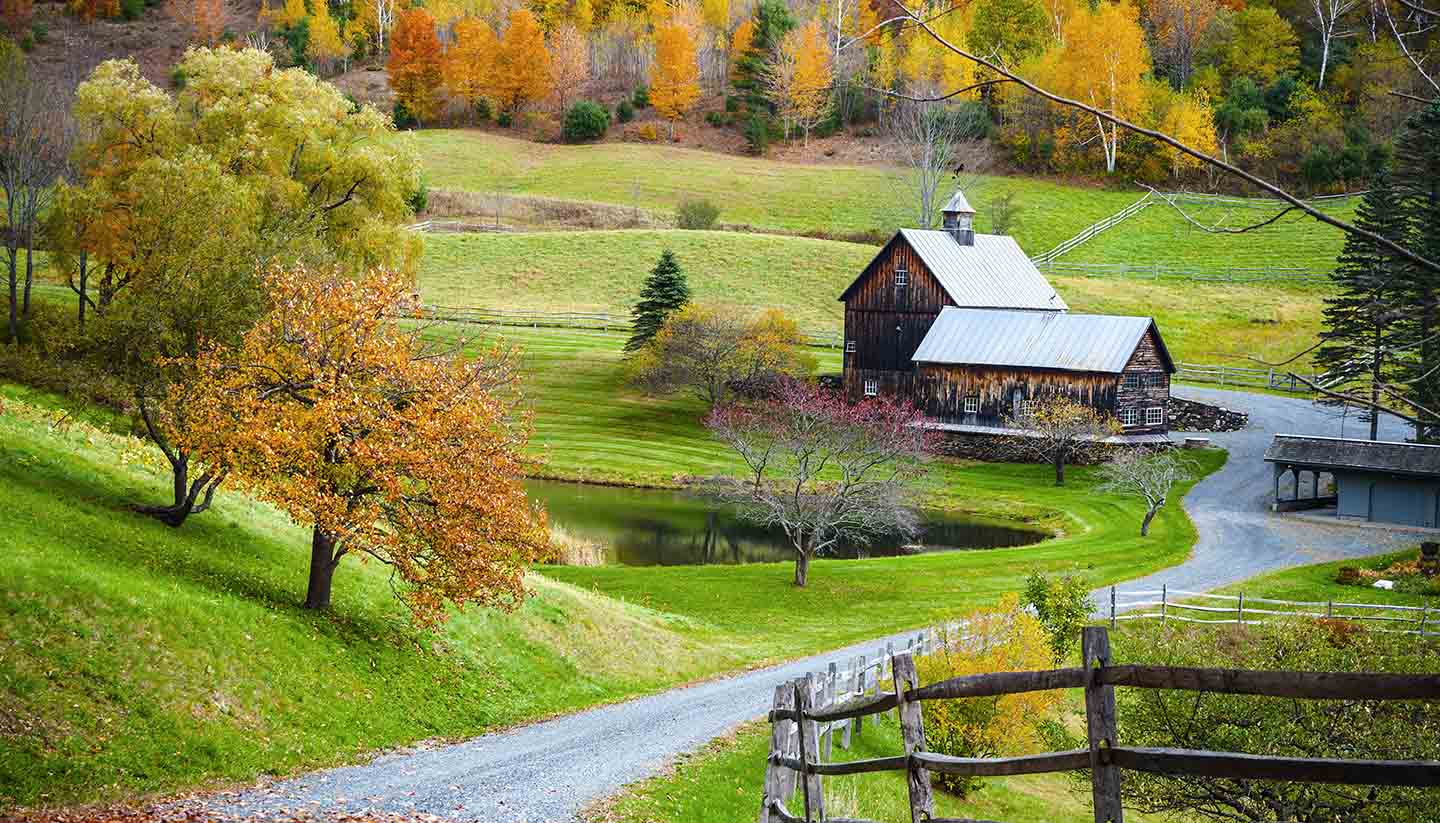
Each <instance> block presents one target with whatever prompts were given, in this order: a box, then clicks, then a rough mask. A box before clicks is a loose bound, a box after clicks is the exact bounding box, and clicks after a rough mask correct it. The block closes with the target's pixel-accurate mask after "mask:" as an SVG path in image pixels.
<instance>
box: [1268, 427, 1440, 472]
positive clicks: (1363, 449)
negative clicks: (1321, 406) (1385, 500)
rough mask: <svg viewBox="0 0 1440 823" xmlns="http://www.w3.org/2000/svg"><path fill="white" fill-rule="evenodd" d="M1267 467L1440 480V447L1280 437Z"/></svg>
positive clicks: (1274, 444) (1270, 451)
mask: <svg viewBox="0 0 1440 823" xmlns="http://www.w3.org/2000/svg"><path fill="white" fill-rule="evenodd" d="M1265 461H1266V462H1268V463H1290V464H1296V465H1303V466H1314V467H1317V468H1327V469H1354V470H1358V471H1375V472H1384V473H1387V474H1407V475H1414V476H1419V477H1440V446H1430V445H1425V444H1423V443H1397V442H1395V441H1392V440H1353V439H1345V438H1340V437H1314V436H1308V435H1299V434H1277V435H1275V439H1274V441H1272V442H1271V443H1270V448H1268V449H1266V450H1265Z"/></svg>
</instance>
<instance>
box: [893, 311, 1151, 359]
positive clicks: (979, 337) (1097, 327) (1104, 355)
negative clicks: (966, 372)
mask: <svg viewBox="0 0 1440 823" xmlns="http://www.w3.org/2000/svg"><path fill="white" fill-rule="evenodd" d="M1154 326H1155V321H1153V320H1151V319H1150V318H1149V317H1116V316H1112V315H1105V314H1070V313H1068V312H1037V311H1000V310H996V309H957V308H951V307H946V308H945V309H943V310H941V312H940V317H939V318H937V319H936V320H935V324H934V325H932V326H931V327H930V331H929V332H928V333H926V335H925V339H924V340H922V341H920V348H919V349H917V350H916V352H915V357H914V360H915V362H917V363H942V364H947V365H950V364H953V365H970V366H1008V367H1013V368H1032V369H1060V370H1063V371H1084V372H1104V373H1119V372H1120V371H1122V370H1123V369H1124V368H1125V364H1126V363H1128V362H1130V356H1131V355H1132V354H1134V353H1135V347H1136V346H1138V345H1139V344H1140V340H1141V338H1142V337H1144V335H1145V332H1146V331H1148V330H1150V329H1151V328H1154ZM1159 339H1160V336H1159V332H1158V331H1157V332H1156V340H1159ZM1159 348H1160V354H1161V358H1162V360H1163V362H1164V363H1165V365H1166V368H1167V370H1168V371H1174V366H1173V364H1172V363H1171V362H1170V355H1169V353H1168V352H1166V351H1165V348H1164V343H1163V342H1161V343H1160V347H1159Z"/></svg>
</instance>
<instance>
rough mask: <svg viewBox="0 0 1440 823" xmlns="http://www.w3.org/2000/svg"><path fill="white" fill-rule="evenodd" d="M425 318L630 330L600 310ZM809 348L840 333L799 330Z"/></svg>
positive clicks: (832, 343)
mask: <svg viewBox="0 0 1440 823" xmlns="http://www.w3.org/2000/svg"><path fill="white" fill-rule="evenodd" d="M423 313H424V316H425V317H429V318H432V319H435V320H447V321H451V322H455V323H480V324H485V325H492V326H529V327H530V328H536V329H539V328H557V329H589V330H592V331H625V332H628V331H630V326H631V318H630V315H628V314H611V313H610V312H603V311H541V310H538V309H489V308H481V307H476V306H433V305H427V306H425V307H424V309H423ZM800 334H801V336H803V337H804V338H805V342H806V344H808V345H811V346H816V347H819V348H828V349H838V348H840V344H841V343H842V340H841V333H840V332H839V331H821V330H818V329H801V330H800Z"/></svg>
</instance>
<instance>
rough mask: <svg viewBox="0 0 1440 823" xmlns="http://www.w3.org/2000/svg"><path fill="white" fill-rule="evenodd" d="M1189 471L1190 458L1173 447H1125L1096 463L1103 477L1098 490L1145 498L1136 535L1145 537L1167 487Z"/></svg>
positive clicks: (1162, 500) (1172, 486) (1162, 503)
mask: <svg viewBox="0 0 1440 823" xmlns="http://www.w3.org/2000/svg"><path fill="white" fill-rule="evenodd" d="M1192 474H1193V466H1192V465H1191V464H1190V461H1188V460H1186V459H1185V458H1183V457H1181V456H1180V455H1179V453H1177V452H1176V451H1175V450H1174V449H1165V450H1164V451H1156V452H1147V451H1144V450H1141V449H1126V450H1125V451H1123V452H1121V453H1120V454H1118V455H1117V456H1116V457H1115V459H1113V460H1111V461H1110V462H1108V463H1105V464H1104V465H1102V466H1101V467H1100V476H1101V477H1103V478H1104V482H1103V483H1102V484H1101V485H1100V490H1101V491H1104V492H1109V493H1113V494H1123V495H1127V496H1130V497H1139V498H1140V499H1142V500H1144V501H1145V506H1146V508H1145V519H1143V520H1141V521H1140V536H1141V537H1145V536H1147V535H1149V534H1150V521H1152V520H1154V519H1155V515H1156V514H1158V513H1159V512H1160V510H1161V509H1162V508H1164V507H1165V501H1166V500H1167V499H1168V498H1169V496H1170V490H1171V489H1172V488H1174V487H1175V484H1176V483H1179V482H1181V481H1184V480H1188V479H1190V477H1191V476H1192Z"/></svg>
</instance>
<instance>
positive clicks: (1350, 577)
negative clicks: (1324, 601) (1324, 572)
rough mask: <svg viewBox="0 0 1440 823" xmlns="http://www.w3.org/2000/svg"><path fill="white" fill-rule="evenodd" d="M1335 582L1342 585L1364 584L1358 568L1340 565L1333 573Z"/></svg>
mask: <svg viewBox="0 0 1440 823" xmlns="http://www.w3.org/2000/svg"><path fill="white" fill-rule="evenodd" d="M1335 582H1336V583H1339V584H1340V585H1342V586H1360V585H1364V581H1363V580H1362V579H1361V577H1360V570H1359V569H1357V568H1355V567H1354V566H1341V567H1340V571H1338V572H1336V573H1335Z"/></svg>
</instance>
